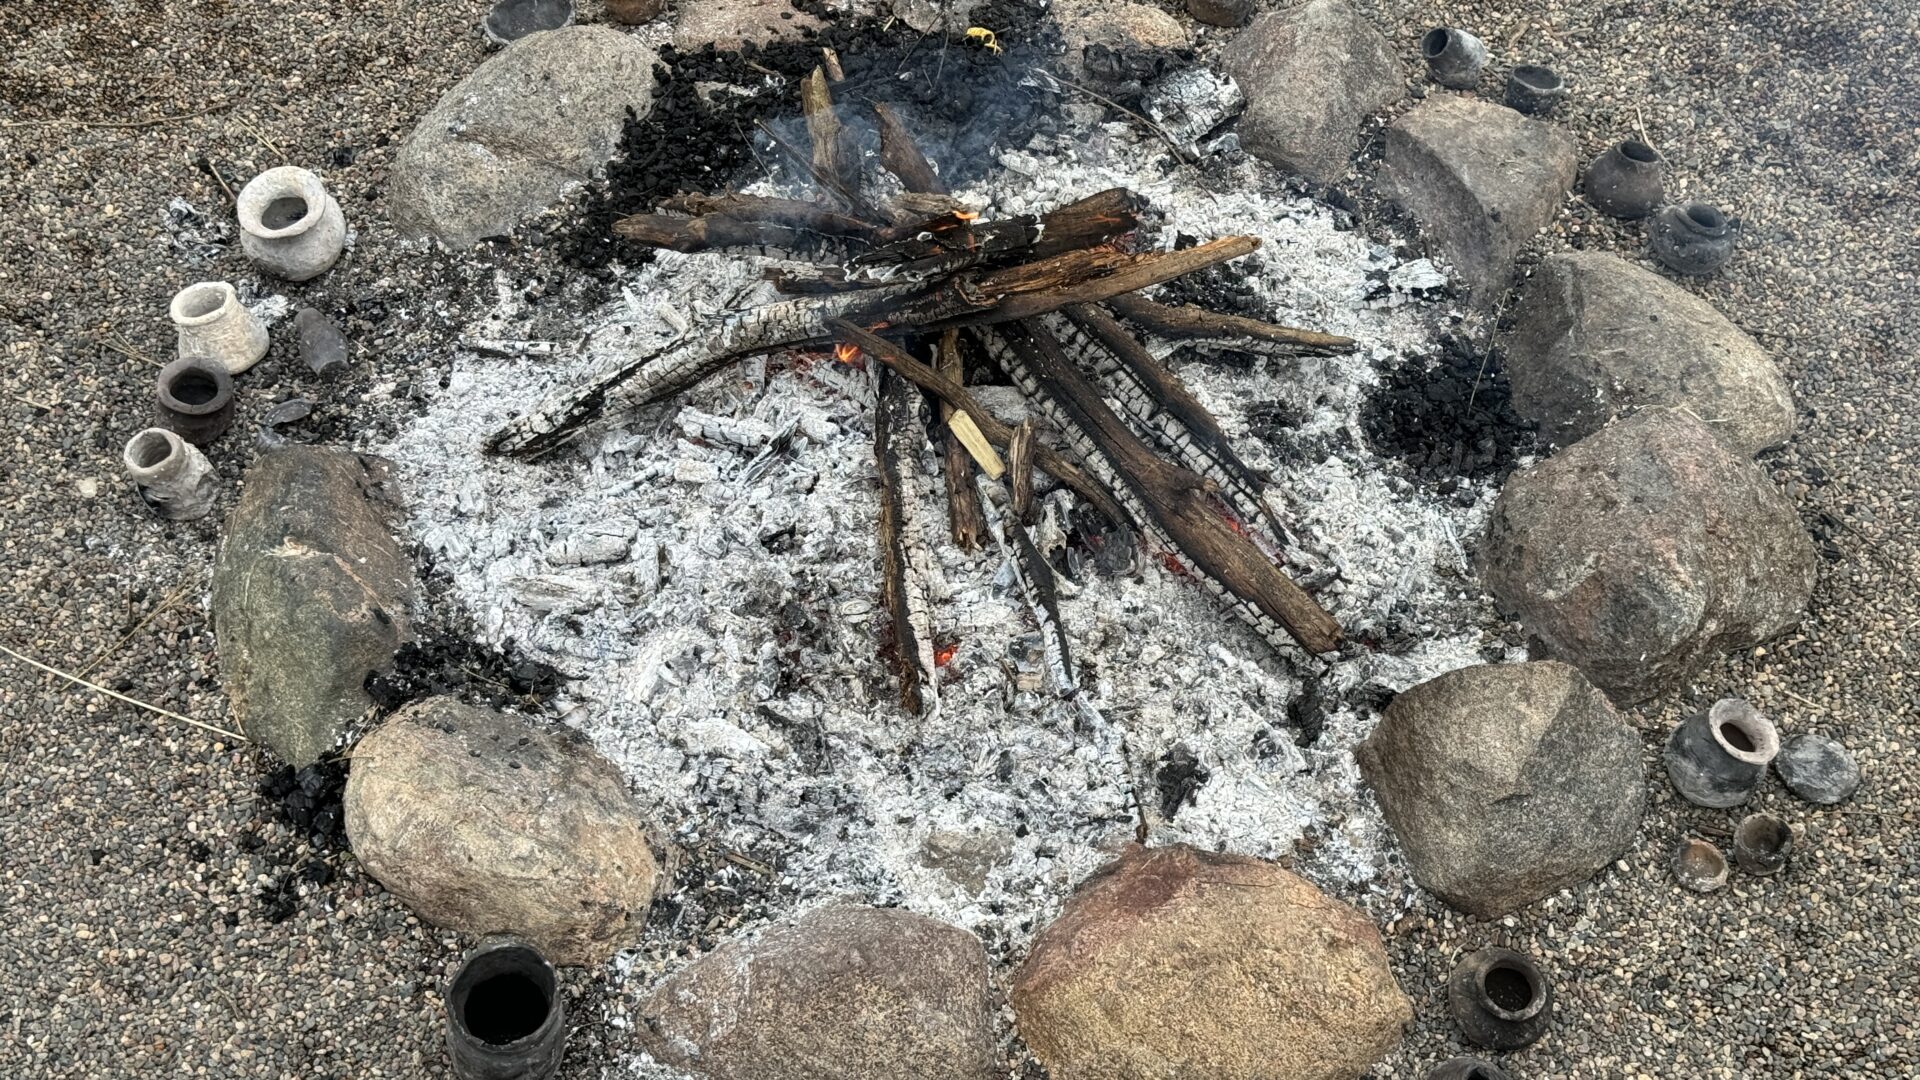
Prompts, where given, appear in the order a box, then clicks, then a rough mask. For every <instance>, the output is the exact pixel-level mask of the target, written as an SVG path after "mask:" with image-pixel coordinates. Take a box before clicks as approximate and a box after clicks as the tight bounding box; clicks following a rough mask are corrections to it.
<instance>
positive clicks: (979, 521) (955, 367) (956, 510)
mask: <svg viewBox="0 0 1920 1080" xmlns="http://www.w3.org/2000/svg"><path fill="white" fill-rule="evenodd" d="M966 368H967V365H966V362H965V361H964V360H963V359H962V358H961V356H960V332H959V331H957V330H949V331H947V332H946V333H945V334H942V335H941V336H940V344H939V346H938V347H937V348H936V350H935V364H934V370H935V371H938V372H939V373H940V374H941V375H943V376H945V377H946V378H948V379H950V380H952V381H953V384H954V385H955V386H964V385H965V384H966ZM960 415H962V416H965V415H966V414H965V413H961V414H960ZM953 416H954V408H953V406H952V405H949V404H947V403H946V402H945V401H942V402H940V422H941V424H942V425H943V426H945V425H947V424H948V423H949V422H950V421H951V419H952V417H953ZM976 426H977V425H976ZM942 444H943V446H944V454H943V455H942V465H943V468H944V470H945V475H946V481H947V522H948V525H949V526H950V527H951V529H952V531H953V542H954V543H955V544H956V545H958V546H959V547H960V548H961V550H963V551H973V550H975V549H977V548H979V546H980V537H981V536H982V535H983V534H984V533H985V532H986V519H985V518H984V517H983V516H982V514H981V510H980V493H979V491H978V490H977V489H976V488H975V487H974V483H973V456H972V455H971V454H969V453H968V452H967V448H966V446H965V445H963V444H962V443H961V442H960V437H959V436H958V435H955V434H954V433H953V430H952V429H951V428H947V430H946V432H945V435H944V436H943V438H942Z"/></svg>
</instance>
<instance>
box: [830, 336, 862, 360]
mask: <svg viewBox="0 0 1920 1080" xmlns="http://www.w3.org/2000/svg"><path fill="white" fill-rule="evenodd" d="M833 358H834V359H835V360H838V361H840V362H841V363H843V364H855V363H859V361H860V346H858V345H850V344H848V343H847V342H844V341H843V342H841V343H840V344H838V345H835V346H834V347H833Z"/></svg>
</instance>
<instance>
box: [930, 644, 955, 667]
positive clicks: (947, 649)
mask: <svg viewBox="0 0 1920 1080" xmlns="http://www.w3.org/2000/svg"><path fill="white" fill-rule="evenodd" d="M959 651H960V643H959V642H957V641H956V642H954V643H952V644H950V645H942V646H940V647H939V648H938V649H935V650H934V651H933V664H934V666H935V667H946V666H947V665H948V664H950V663H952V662H953V658H954V656H955V655H956V654H957V653H959Z"/></svg>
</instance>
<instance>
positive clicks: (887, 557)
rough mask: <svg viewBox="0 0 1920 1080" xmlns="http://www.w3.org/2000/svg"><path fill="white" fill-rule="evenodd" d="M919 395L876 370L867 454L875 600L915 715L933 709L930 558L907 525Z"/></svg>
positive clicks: (914, 486) (914, 490) (913, 499)
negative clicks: (871, 465)
mask: <svg viewBox="0 0 1920 1080" xmlns="http://www.w3.org/2000/svg"><path fill="white" fill-rule="evenodd" d="M921 430H922V426H921V421H920V394H919V392H918V391H916V390H915V389H914V388H913V386H912V385H911V384H910V383H908V382H907V381H906V380H905V379H903V378H901V377H900V376H898V375H895V374H894V373H892V372H891V371H886V370H883V371H881V373H880V399H879V410H878V412H877V413H876V415H875V418H874V425H873V454H874V460H875V463H876V464H877V466H878V468H879V473H880V522H879V534H880V597H881V601H882V602H883V604H884V605H885V607H886V609H887V619H888V623H889V625H890V626H891V627H892V630H893V656H892V660H893V667H894V674H895V675H896V676H897V677H898V679H899V680H900V707H901V708H903V709H905V710H907V711H908V712H910V713H913V714H915V715H919V714H921V713H923V712H925V711H927V710H929V709H932V708H934V707H936V706H937V705H938V704H939V697H940V689H939V681H938V668H937V666H936V664H935V661H934V655H933V608H932V605H931V604H930V603H929V602H928V600H927V593H926V580H927V574H928V573H929V561H928V559H927V557H926V556H927V553H926V551H925V549H924V548H923V547H922V546H921V545H920V543H919V540H918V537H917V535H916V533H915V530H914V529H913V527H912V522H911V520H910V515H911V513H912V508H913V507H915V506H917V505H918V504H919V496H920V484H919V482H918V481H919V466H918V462H919V458H920V454H919V445H918V438H917V435H916V433H917V432H919V431H921Z"/></svg>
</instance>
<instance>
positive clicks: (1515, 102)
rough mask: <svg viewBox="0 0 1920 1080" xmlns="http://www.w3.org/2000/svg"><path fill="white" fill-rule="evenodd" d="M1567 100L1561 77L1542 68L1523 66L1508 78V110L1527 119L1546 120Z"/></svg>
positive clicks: (1538, 66)
mask: <svg viewBox="0 0 1920 1080" xmlns="http://www.w3.org/2000/svg"><path fill="white" fill-rule="evenodd" d="M1566 96H1567V83H1566V80H1564V79H1562V78H1561V77H1560V75H1559V73H1557V72H1555V71H1554V70H1553V69H1552V68H1550V67H1542V66H1540V65H1539V64H1521V65H1520V66H1519V67H1516V68H1514V69H1513V71H1512V73H1511V74H1509V75H1508V76H1507V107H1508V108H1510V109H1516V110H1518V111H1520V112H1523V113H1525V114H1527V115H1528V116H1545V115H1547V114H1548V113H1551V112H1552V111H1553V110H1554V109H1555V108H1557V107H1558V106H1559V104H1560V102H1561V99H1563V98H1565V97H1566Z"/></svg>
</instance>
